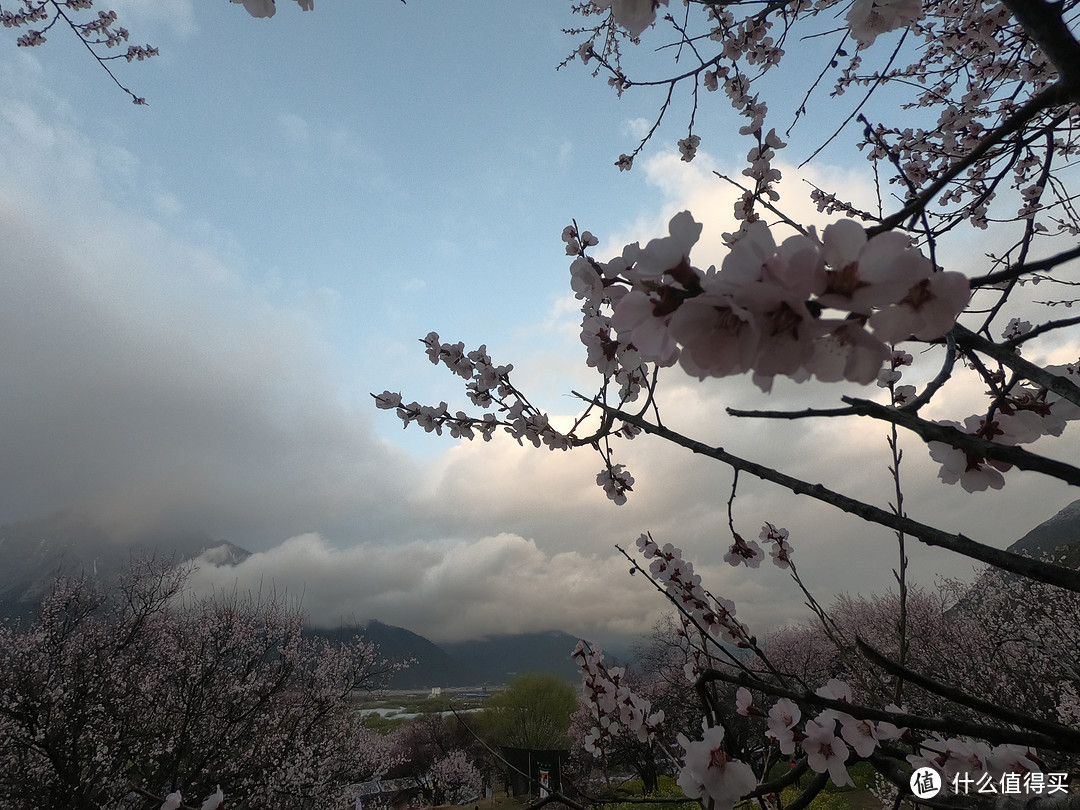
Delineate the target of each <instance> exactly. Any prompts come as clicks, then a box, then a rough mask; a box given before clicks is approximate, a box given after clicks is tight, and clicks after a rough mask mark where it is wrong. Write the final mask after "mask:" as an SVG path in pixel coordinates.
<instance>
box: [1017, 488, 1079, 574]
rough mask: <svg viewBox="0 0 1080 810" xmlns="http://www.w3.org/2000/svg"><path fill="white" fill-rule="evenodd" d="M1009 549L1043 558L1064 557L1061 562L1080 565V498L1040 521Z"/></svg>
mask: <svg viewBox="0 0 1080 810" xmlns="http://www.w3.org/2000/svg"><path fill="white" fill-rule="evenodd" d="M1008 550H1009V551H1013V552H1016V553H1017V554H1025V555H1027V556H1029V557H1035V558H1037V559H1043V560H1058V559H1059V558H1061V559H1060V560H1059V561H1060V562H1063V563H1065V564H1066V565H1071V566H1072V567H1074V568H1080V500H1078V501H1073V502H1072V503H1070V504H1069V505H1068V506H1066V507H1065V508H1064V509H1062V510H1061V511H1060V512H1058V513H1057V514H1056V515H1054V516H1053V517H1052V518H1050V519H1049V520H1047V521H1044V522H1042V523H1040V524H1039V525H1038V526H1036V527H1035V528H1034V529H1032V530H1031V531H1030V532H1028V533H1027V534H1025V535H1024V536H1023V537H1021V538H1020V539H1019V540H1017V541H1016V542H1015V543H1013V544H1012V545H1011V546H1009V549H1008Z"/></svg>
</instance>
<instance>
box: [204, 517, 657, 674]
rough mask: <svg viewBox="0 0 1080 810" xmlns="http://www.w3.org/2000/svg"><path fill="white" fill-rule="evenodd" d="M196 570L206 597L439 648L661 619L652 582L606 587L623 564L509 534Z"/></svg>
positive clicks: (593, 633) (311, 537)
mask: <svg viewBox="0 0 1080 810" xmlns="http://www.w3.org/2000/svg"><path fill="white" fill-rule="evenodd" d="M198 564H199V567H198V569H197V570H196V571H195V573H194V574H193V576H192V584H193V585H194V586H195V587H196V588H197V589H199V590H203V591H205V590H207V589H210V588H215V589H217V590H219V591H220V590H226V591H228V590H231V589H232V588H234V587H235V588H237V589H238V590H240V591H241V592H245V591H254V592H257V591H259V590H262V591H264V592H265V591H266V590H267V589H268V588H273V589H274V590H276V591H277V593H279V594H280V593H281V592H282V591H285V592H287V593H289V594H292V595H293V596H299V595H301V594H302V598H303V607H304V610H305V612H306V613H307V614H308V615H309V617H310V618H311V619H312V621H313V622H314V623H316V624H318V625H321V626H329V627H333V626H337V625H339V624H341V623H349V622H352V621H363V620H365V619H369V618H377V619H379V620H380V621H383V622H387V623H390V624H396V625H400V626H404V627H408V628H409V629H411V630H413V631H414V632H418V633H421V634H422V635H424V636H427V637H428V638H431V639H433V640H436V641H454V640H460V639H465V638H473V637H476V636H477V635H486V634H497V633H515V632H527V631H531V630H538V629H560V630H565V631H567V632H574V633H578V634H581V635H587V636H590V637H593V638H595V637H597V636H602V637H610V636H612V635H628V634H634V633H642V632H644V631H646V630H648V628H649V626H650V625H651V623H652V621H653V620H654V619H655V618H656V616H657V615H658V611H657V607H658V606H657V603H656V601H655V598H654V594H652V593H650V591H651V588H649V587H648V585H647V584H646V583H644V582H641V581H635V582H626V583H623V584H624V587H621V588H611V587H610V586H609V583H611V582H613V581H616V580H617V579H618V578H620V576H625V575H626V572H627V569H628V565H627V564H626V563H625V562H624V561H620V558H617V557H615V556H614V555H612V554H608V555H605V556H604V557H598V556H595V555H590V554H586V553H581V552H577V551H565V552H559V553H550V552H545V551H542V550H541V549H540V548H538V546H537V544H536V543H535V542H534V541H533V540H529V539H525V538H523V537H520V536H518V535H515V534H507V533H503V534H499V535H494V536H490V537H479V538H476V539H472V540H432V541H424V542H420V541H417V542H412V543H407V544H404V545H398V546H394V547H387V546H374V545H360V546H354V547H351V548H335V547H333V546H332V545H331V544H330V543H329V542H327V541H326V540H325V539H324V538H322V537H320V536H319V535H315V534H307V535H303V536H298V537H293V538H290V539H289V540H287V541H285V542H284V543H282V544H281V545H280V546H277V547H275V548H273V549H271V550H269V551H266V552H263V553H260V554H255V555H254V556H252V557H250V558H249V559H247V560H246V561H244V562H243V563H241V564H240V565H238V566H236V567H232V568H230V567H220V568H219V567H215V566H213V565H212V564H211V563H210V562H209V561H208V560H200V561H198ZM627 579H629V577H627ZM639 579H640V578H639ZM635 586H636V587H635ZM567 654H569V651H567Z"/></svg>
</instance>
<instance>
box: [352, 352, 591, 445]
mask: <svg viewBox="0 0 1080 810" xmlns="http://www.w3.org/2000/svg"><path fill="white" fill-rule="evenodd" d="M422 342H423V344H424V345H425V346H426V347H427V354H428V358H429V359H430V360H431V362H432V363H433V364H435V365H438V364H440V363H442V364H443V365H445V366H446V367H447V368H448V369H450V370H451V371H453V372H454V373H455V374H457V375H458V376H459V377H462V378H464V379H465V380H467V381H468V382H467V383H466V386H465V387H466V390H467V393H468V397H469V399H470V401H471V402H472V403H473V404H474V405H478V406H480V407H481V408H485V409H486V408H492V407H495V408H496V409H497V410H498V411H499V416H496V414H494V413H490V412H489V413H485V414H484V415H483V417H481V418H476V417H472V416H469V415H467V414H466V413H464V412H463V411H457V412H456V413H455V414H451V413H450V411H449V410H448V406H447V404H446V403H445V402H441V403H439V405H438V406H431V405H421V404H420V403H418V402H410V403H408V404H404V403H403V402H402V398H401V394H399V393H393V392H391V391H384V392H383V393H381V394H373V395H372V396H373V397H374V398H375V405H376V407H378V408H380V409H383V410H395V411H396V412H397V415H398V418H399V419H401V421H402V422H403V423H404V426H405V427H408V426H409V425H410V424H412V423H414V422H415V423H416V424H418V425H420V426H421V427H422V428H424V430H425V431H426V432H428V433H431V432H435V433H436V434H438V435H440V436H441V435H442V432H443V428H444V427H445V428H446V429H447V430H449V432H450V435H451V436H453V437H454V438H463V439H473V438H475V437H476V434H478V433H479V434H480V436H482V437H483V439H484V441H490V440H491V437H492V436H493V435H494V433H495V431H496V430H497V429H498V428H499V427H500V426H502V427H503V429H504V430H505V431H506V432H507V433H509V434H510V435H511V436H513V437H514V438H515V439H516V440H517V442H518V444H523V443H524V442H523V441H522V440H523V439H527V440H528V441H529V442H531V443H532V445H533V446H534V447H540V446H541V445H545V446H547V447H548V448H550V449H551V450H567V449H569V447H570V438H569V436H567V435H566V434H564V433H561V432H559V431H558V430H556V429H555V428H554V427H552V426H551V424H550V423H549V421H548V416H547V414H545V413H542V412H541V411H539V410H537V409H536V408H534V407H533V406H532V405H531V404H530V403H529V402H528V400H526V399H525V398H524V397H523V396H522V395H521V394H520V393H519V392H518V390H517V389H516V388H514V386H513V385H512V384H511V382H510V372H511V371H512V370H513V368H514V367H513V366H512V365H506V366H496V365H495V364H494V363H493V362H492V360H491V357H490V356H489V355H488V353H487V347H486V346H483V345H482V346H480V348H478V349H476V350H474V351H471V352H468V353H466V351H465V344H464V343H442V342H440V340H439V335H438V333H437V332H429V333H428V335H427V337H425V338H424V339H423V341H422Z"/></svg>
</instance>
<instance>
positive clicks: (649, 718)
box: [571, 641, 664, 756]
mask: <svg viewBox="0 0 1080 810" xmlns="http://www.w3.org/2000/svg"><path fill="white" fill-rule="evenodd" d="M571 657H572V658H574V659H575V660H576V661H577V662H578V664H579V665H580V667H581V671H582V678H583V691H584V695H585V699H586V701H587V705H588V706H589V707H590V709H591V711H592V712H593V720H594V722H595V725H594V726H593V727H592V728H591V729H590V730H589V731H588V733H586V735H585V741H584V748H585V750H586V751H588V752H589V753H590V754H593V755H594V756H601V755H602V754H603V750H604V742H605V741H606V740H607V739H609V738H611V737H616V736H619V735H620V734H623V733H629V734H632V735H634V736H636V737H637V739H638V740H640V741H641V742H645V741H647V740H648V739H649V738H650V736H651V735H654V734H656V732H657V731H658V730H659V729H660V726H661V725H662V724H663V722H664V712H663V711H656V712H654V711H653V710H652V705H651V703H650V701H649V700H648V698H645V697H642V696H640V695H638V694H637V693H635V692H634V690H632V689H631V688H630V687H629V686H628V685H627V683H626V681H625V676H626V673H625V670H623V669H622V667H608V666H607V665H606V664H605V663H604V653H603V650H601V649H600V648H599V647H594V646H591V645H589V644H587V643H586V642H584V641H579V642H578V643H577V646H576V647H574V651H573V653H572V654H571Z"/></svg>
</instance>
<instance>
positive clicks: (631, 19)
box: [593, 0, 668, 39]
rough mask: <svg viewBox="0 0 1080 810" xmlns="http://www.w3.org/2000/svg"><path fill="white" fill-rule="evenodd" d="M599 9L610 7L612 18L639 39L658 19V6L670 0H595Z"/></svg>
mask: <svg viewBox="0 0 1080 810" xmlns="http://www.w3.org/2000/svg"><path fill="white" fill-rule="evenodd" d="M593 4H594V5H595V6H596V7H597V8H599V9H605V8H610V9H611V16H612V19H614V20H615V22H616V23H618V24H619V25H621V26H622V27H623V28H625V29H626V30H627V32H629V34H630V36H631V37H633V38H634V39H637V38H638V37H639V36H641V33H642V32H643V31H644V30H645V29H646V28H648V27H649V26H650V25H652V24H653V22H655V20H656V8H657V6H659V5H661V4H663V5H665V6H666V5H667V4H668V0H594V2H593Z"/></svg>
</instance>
